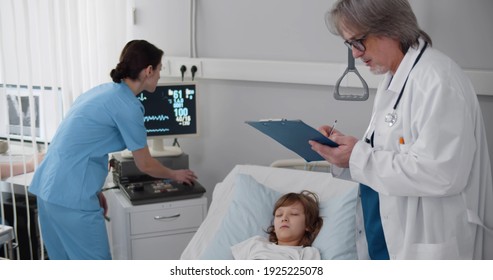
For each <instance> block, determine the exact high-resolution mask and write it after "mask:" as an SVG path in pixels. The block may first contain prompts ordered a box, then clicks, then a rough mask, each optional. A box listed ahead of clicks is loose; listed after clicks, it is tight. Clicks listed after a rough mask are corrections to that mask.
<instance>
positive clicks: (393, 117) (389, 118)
mask: <svg viewBox="0 0 493 280" xmlns="http://www.w3.org/2000/svg"><path fill="white" fill-rule="evenodd" d="M427 46H428V42H425V45H424V47H423V48H422V49H421V51H420V53H419V55H418V57H417V58H416V60H415V61H414V64H413V67H411V70H412V69H413V68H414V66H416V64H417V63H418V61H419V60H420V59H421V56H422V55H423V53H424V52H425V49H426V47H427ZM410 74H411V71H409V74H407V77H406V81H405V82H404V85H403V86H402V89H401V92H400V93H399V96H398V97H397V100H396V101H395V104H394V107H392V112H390V113H388V114H387V115H385V122H386V123H387V124H388V125H389V127H392V126H393V125H394V124H395V123H396V122H397V111H396V109H397V106H398V105H399V102H400V101H401V97H402V94H403V93H404V89H405V88H406V84H407V80H408V79H409V75H410Z"/></svg>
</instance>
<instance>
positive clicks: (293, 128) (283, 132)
mask: <svg viewBox="0 0 493 280" xmlns="http://www.w3.org/2000/svg"><path fill="white" fill-rule="evenodd" d="M246 123H247V124H249V125H251V126H253V127H254V128H256V129H258V130H259V131H261V132H262V133H264V134H266V135H267V136H269V137H271V138H272V139H274V140H276V141H277V142H279V143H280V144H282V145H283V146H284V147H286V148H288V149H290V150H291V151H293V152H295V153H296V154H298V155H299V156H301V157H302V158H304V159H305V160H306V161H307V162H310V161H318V160H324V158H323V157H322V156H320V155H319V154H318V153H317V152H315V151H314V150H312V148H311V146H310V144H308V141H309V140H313V141H317V142H319V143H321V144H324V145H327V146H330V147H337V146H339V145H338V144H337V143H335V142H334V141H332V140H330V139H329V138H327V137H325V136H324V135H323V134H322V133H320V131H318V130H316V129H314V128H313V127H311V126H309V125H307V124H306V123H304V122H303V121H301V120H285V119H282V120H265V121H264V120H262V121H247V122H246Z"/></svg>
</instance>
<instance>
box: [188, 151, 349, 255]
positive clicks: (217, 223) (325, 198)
mask: <svg viewBox="0 0 493 280" xmlns="http://www.w3.org/2000/svg"><path fill="white" fill-rule="evenodd" d="M272 165H273V166H270V167H267V166H256V165H237V166H235V167H234V168H233V170H231V172H230V173H229V174H228V175H227V176H226V178H224V180H223V181H222V182H220V183H218V184H217V185H216V187H215V189H214V192H213V194H212V202H211V205H210V208H209V212H208V214H207V217H206V218H205V220H204V222H203V223H202V224H201V226H200V227H199V229H198V230H197V232H196V234H195V235H194V236H193V238H192V240H191V241H190V243H189V244H188V246H187V247H186V248H185V250H184V251H183V253H182V255H181V259H232V258H233V256H232V254H231V250H230V247H231V246H232V245H234V244H237V243H239V242H241V241H243V240H245V239H248V238H250V237H252V236H254V235H264V236H267V234H266V233H265V230H266V229H267V227H268V226H269V225H270V223H271V221H272V210H273V207H274V203H275V201H276V200H277V199H278V198H279V197H280V196H281V195H282V194H284V193H287V192H300V191H301V190H305V189H306V190H311V191H313V192H316V193H317V194H318V195H319V198H320V213H321V216H322V217H323V219H324V224H323V227H322V230H321V231H320V233H319V235H318V237H317V238H316V240H315V242H314V243H313V246H314V247H316V248H318V249H319V250H320V253H321V257H322V259H356V258H357V254H356V243H355V234H356V230H355V209H356V197H357V184H356V183H353V182H349V181H344V180H340V179H336V178H333V177H332V175H331V174H330V173H327V172H316V171H310V170H313V169H319V168H322V169H323V168H330V167H329V166H327V165H323V164H321V165H317V164H311V165H310V164H305V163H300V162H298V161H297V160H296V161H295V162H289V161H288V162H286V161H280V162H274V163H273V164H272ZM274 166H275V167H274ZM279 167H289V168H279ZM293 168H294V169H293Z"/></svg>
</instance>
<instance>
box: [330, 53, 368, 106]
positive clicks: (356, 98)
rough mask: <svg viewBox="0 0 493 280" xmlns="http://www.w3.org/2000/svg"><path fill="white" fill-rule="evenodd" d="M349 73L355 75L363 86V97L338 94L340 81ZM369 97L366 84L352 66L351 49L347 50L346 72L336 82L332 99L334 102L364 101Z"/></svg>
mask: <svg viewBox="0 0 493 280" xmlns="http://www.w3.org/2000/svg"><path fill="white" fill-rule="evenodd" d="M349 72H353V73H354V74H356V76H357V77H358V78H359V79H360V81H361V83H362V85H363V91H364V92H363V95H357V94H340V92H339V88H340V86H341V82H342V80H343V79H344V78H345V77H346V76H347V75H348V74H349ZM369 96H370V93H369V90H368V84H367V83H366V81H365V79H363V77H362V76H361V75H360V74H359V72H358V70H357V69H356V67H355V66H354V57H353V53H352V50H351V49H348V66H347V68H346V71H344V73H343V74H342V76H341V77H340V78H339V79H338V80H337V82H336V85H335V87H334V98H335V99H336V100H343V101H365V100H367V99H368V97H369Z"/></svg>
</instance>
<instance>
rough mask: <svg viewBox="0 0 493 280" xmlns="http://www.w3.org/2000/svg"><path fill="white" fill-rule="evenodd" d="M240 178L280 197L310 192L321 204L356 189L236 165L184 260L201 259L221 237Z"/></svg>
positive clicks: (308, 175) (317, 177) (315, 176)
mask: <svg viewBox="0 0 493 280" xmlns="http://www.w3.org/2000/svg"><path fill="white" fill-rule="evenodd" d="M237 174H247V175H251V176H252V177H253V178H254V179H255V180H256V181H257V182H258V183H260V184H263V185H264V186H265V187H268V188H270V189H272V190H275V191H278V192H280V193H287V192H300V191H301V190H304V189H308V190H311V191H313V192H316V193H317V194H318V195H319V198H320V201H321V204H322V202H324V201H327V200H329V199H331V198H333V197H337V196H338V195H342V194H344V193H347V192H348V190H356V188H357V184H356V183H354V182H350V181H345V180H339V179H336V178H333V177H332V175H331V174H329V173H322V172H310V171H304V170H293V169H284V168H275V167H266V166H256V165H237V166H235V167H234V168H233V169H232V170H231V172H230V173H229V174H228V175H227V176H226V178H224V180H223V181H222V182H220V183H218V184H217V185H216V187H215V189H214V192H213V194H212V202H211V205H210V208H209V211H208V214H207V217H206V218H205V220H204V222H203V223H202V225H201V226H200V227H199V229H198V230H197V232H196V234H195V235H194V237H193V238H192V240H191V241H190V243H189V244H188V246H187V247H186V248H185V250H184V252H183V253H182V256H181V259H200V258H201V256H202V254H203V253H204V250H206V249H207V248H208V247H209V245H210V244H211V241H212V240H213V238H214V237H215V236H216V235H217V234H219V232H218V230H219V229H220V228H221V223H222V221H223V219H224V217H225V216H226V214H227V212H228V208H229V206H230V204H231V202H232V199H233V195H234V187H235V179H236V178H237ZM354 193H356V192H354ZM354 200H355V199H354ZM324 226H325V225H324ZM209 249H210V248H209Z"/></svg>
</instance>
